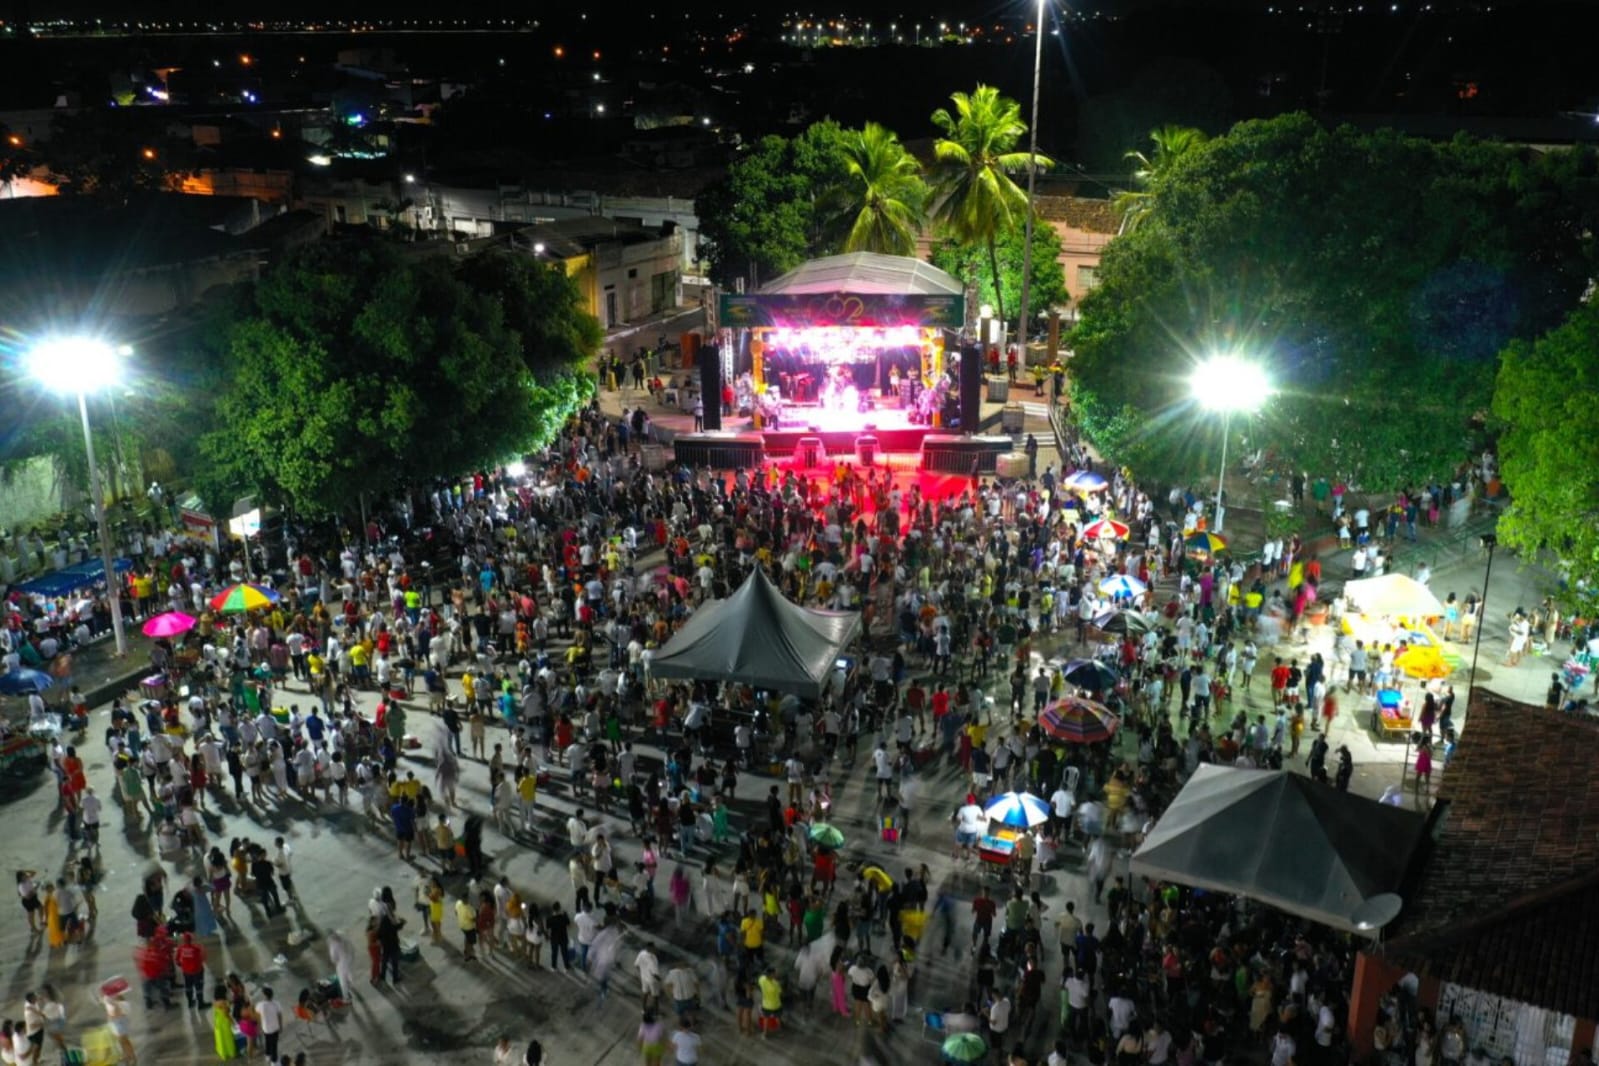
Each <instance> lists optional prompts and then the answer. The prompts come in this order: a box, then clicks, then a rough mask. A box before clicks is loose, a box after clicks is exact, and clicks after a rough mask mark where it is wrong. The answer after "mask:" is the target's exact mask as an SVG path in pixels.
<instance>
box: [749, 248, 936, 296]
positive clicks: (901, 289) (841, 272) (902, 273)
mask: <svg viewBox="0 0 1599 1066" xmlns="http://www.w3.org/2000/svg"><path fill="white" fill-rule="evenodd" d="M964 291H965V288H964V286H962V285H961V283H960V282H959V281H957V280H956V279H955V278H954V277H952V276H950V275H949V274H946V273H945V272H944V271H942V270H940V269H938V268H937V267H936V266H933V265H932V264H931V263H924V262H922V261H921V260H920V259H912V258H910V257H909V256H902V255H878V254H877V253H876V252H852V253H850V254H849V255H830V256H828V257H827V258H825V259H813V260H811V261H810V262H809V263H806V264H805V265H804V266H801V267H796V268H795V269H793V270H790V271H789V272H788V273H787V274H784V275H783V276H782V277H778V278H774V279H772V280H771V281H770V282H768V283H767V284H765V285H763V286H761V289H760V295H762V296H816V295H821V294H826V295H832V294H833V293H841V294H845V295H849V296H959V295H961V294H962V293H963V292H964Z"/></svg>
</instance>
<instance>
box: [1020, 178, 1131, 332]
mask: <svg viewBox="0 0 1599 1066" xmlns="http://www.w3.org/2000/svg"><path fill="white" fill-rule="evenodd" d="M1037 203H1038V215H1039V217H1040V218H1041V219H1043V220H1044V221H1046V222H1048V223H1049V224H1050V225H1051V226H1053V227H1054V229H1055V233H1056V234H1057V235H1058V236H1059V237H1060V264H1061V267H1062V269H1063V270H1064V271H1065V273H1066V294H1067V296H1068V297H1070V300H1069V308H1068V315H1069V316H1070V317H1073V318H1075V317H1076V308H1077V303H1078V301H1079V300H1081V299H1082V298H1083V297H1084V296H1085V295H1087V294H1088V293H1089V292H1092V291H1093V289H1094V286H1095V285H1097V284H1098V283H1099V282H1098V273H1099V257H1100V255H1101V254H1102V253H1103V252H1104V250H1105V245H1107V244H1109V243H1110V242H1111V239H1112V238H1114V237H1115V236H1116V233H1117V232H1118V230H1119V228H1120V219H1119V218H1118V217H1117V214H1116V209H1115V208H1114V207H1113V206H1111V202H1110V201H1109V200H1103V199H1095V198H1093V197H1087V196H1072V195H1063V196H1046V195H1040V196H1038V198H1037Z"/></svg>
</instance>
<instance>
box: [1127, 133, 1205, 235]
mask: <svg viewBox="0 0 1599 1066" xmlns="http://www.w3.org/2000/svg"><path fill="white" fill-rule="evenodd" d="M1149 139H1150V141H1151V143H1153V144H1154V146H1155V154H1154V155H1153V156H1147V155H1145V154H1144V153H1143V152H1128V153H1127V154H1126V155H1125V156H1123V158H1124V159H1126V160H1127V161H1128V162H1130V163H1133V164H1135V168H1134V170H1133V182H1134V184H1136V185H1137V186H1138V188H1137V189H1128V190H1124V191H1122V192H1119V193H1117V194H1116V200H1115V207H1116V210H1118V211H1120V212H1121V216H1122V232H1123V233H1125V232H1127V231H1128V230H1130V229H1133V228H1134V227H1136V226H1137V225H1138V224H1139V223H1140V222H1142V221H1143V220H1144V218H1145V217H1146V216H1147V215H1148V214H1149V212H1150V211H1151V210H1152V209H1153V208H1154V206H1155V202H1154V191H1155V189H1156V187H1157V186H1159V184H1160V183H1161V181H1162V180H1163V179H1165V178H1166V177H1167V176H1168V175H1169V174H1171V172H1172V169H1173V168H1174V167H1175V166H1176V165H1177V162H1178V160H1180V159H1182V158H1183V157H1184V156H1186V155H1188V154H1189V153H1190V152H1192V151H1193V150H1194V149H1195V148H1198V147H1199V146H1200V145H1202V144H1204V143H1205V134H1204V131H1203V130H1196V129H1194V128H1193V127H1192V126H1162V127H1160V128H1159V129H1156V130H1151V131H1150V133H1149Z"/></svg>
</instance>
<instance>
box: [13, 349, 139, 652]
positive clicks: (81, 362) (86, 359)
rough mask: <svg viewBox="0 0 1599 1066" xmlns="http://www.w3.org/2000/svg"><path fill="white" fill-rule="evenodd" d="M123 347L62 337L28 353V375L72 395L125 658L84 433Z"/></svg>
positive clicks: (116, 373) (89, 439)
mask: <svg viewBox="0 0 1599 1066" xmlns="http://www.w3.org/2000/svg"><path fill="white" fill-rule="evenodd" d="M128 351H129V349H128V348H127V347H126V346H121V347H113V346H112V345H110V344H108V343H106V342H105V341H103V340H101V339H99V338H97V337H88V336H67V337H56V338H52V339H50V340H46V341H42V342H41V343H39V344H38V345H35V346H34V348H33V349H32V350H31V351H30V352H29V353H28V358H27V366H28V373H29V374H30V375H32V376H33V378H34V379H35V380H36V381H38V382H39V383H40V384H42V385H43V386H44V387H45V388H47V389H49V390H50V391H51V392H56V393H61V394H63V395H76V396H77V398H78V418H79V419H80V420H81V421H82V423H83V451H84V455H85V457H86V458H87V459H88V461H89V492H90V495H91V497H92V499H91V503H92V504H93V506H94V520H95V527H96V531H97V532H98V534H99V538H100V563H101V565H102V566H104V567H105V583H106V593H107V597H108V598H109V600H110V604H111V633H112V635H113V637H114V638H115V640H116V645H117V654H118V655H119V656H120V655H126V654H127V653H128V638H127V634H126V633H124V632H123V628H122V587H121V584H120V583H119V580H118V578H117V571H116V567H115V566H114V565H113V562H112V559H111V529H110V526H109V525H108V524H107V522H106V515H105V494H104V492H103V491H102V490H101V487H100V467H99V466H98V465H96V463H95V459H94V435H93V434H92V433H91V432H90V431H89V400H88V394H89V393H90V392H99V391H101V390H102V389H107V388H110V387H111V386H113V385H115V384H117V383H118V382H119V381H121V380H122V357H123V356H124V355H126V354H127V353H128Z"/></svg>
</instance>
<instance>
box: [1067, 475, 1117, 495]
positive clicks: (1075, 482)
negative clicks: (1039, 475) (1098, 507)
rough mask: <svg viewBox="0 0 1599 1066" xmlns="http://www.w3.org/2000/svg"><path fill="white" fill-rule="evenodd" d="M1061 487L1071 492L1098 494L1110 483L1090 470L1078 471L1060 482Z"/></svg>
mask: <svg viewBox="0 0 1599 1066" xmlns="http://www.w3.org/2000/svg"><path fill="white" fill-rule="evenodd" d="M1060 484H1061V487H1062V488H1066V489H1071V490H1072V491H1073V492H1100V491H1102V490H1103V489H1104V488H1105V487H1106V486H1107V485H1109V484H1110V482H1108V481H1106V480H1105V479H1104V477H1102V476H1101V475H1099V474H1096V473H1094V472H1093V471H1092V470H1078V471H1075V472H1074V473H1071V474H1068V475H1067V476H1066V477H1065V478H1063V479H1062V480H1061V483H1060Z"/></svg>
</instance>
